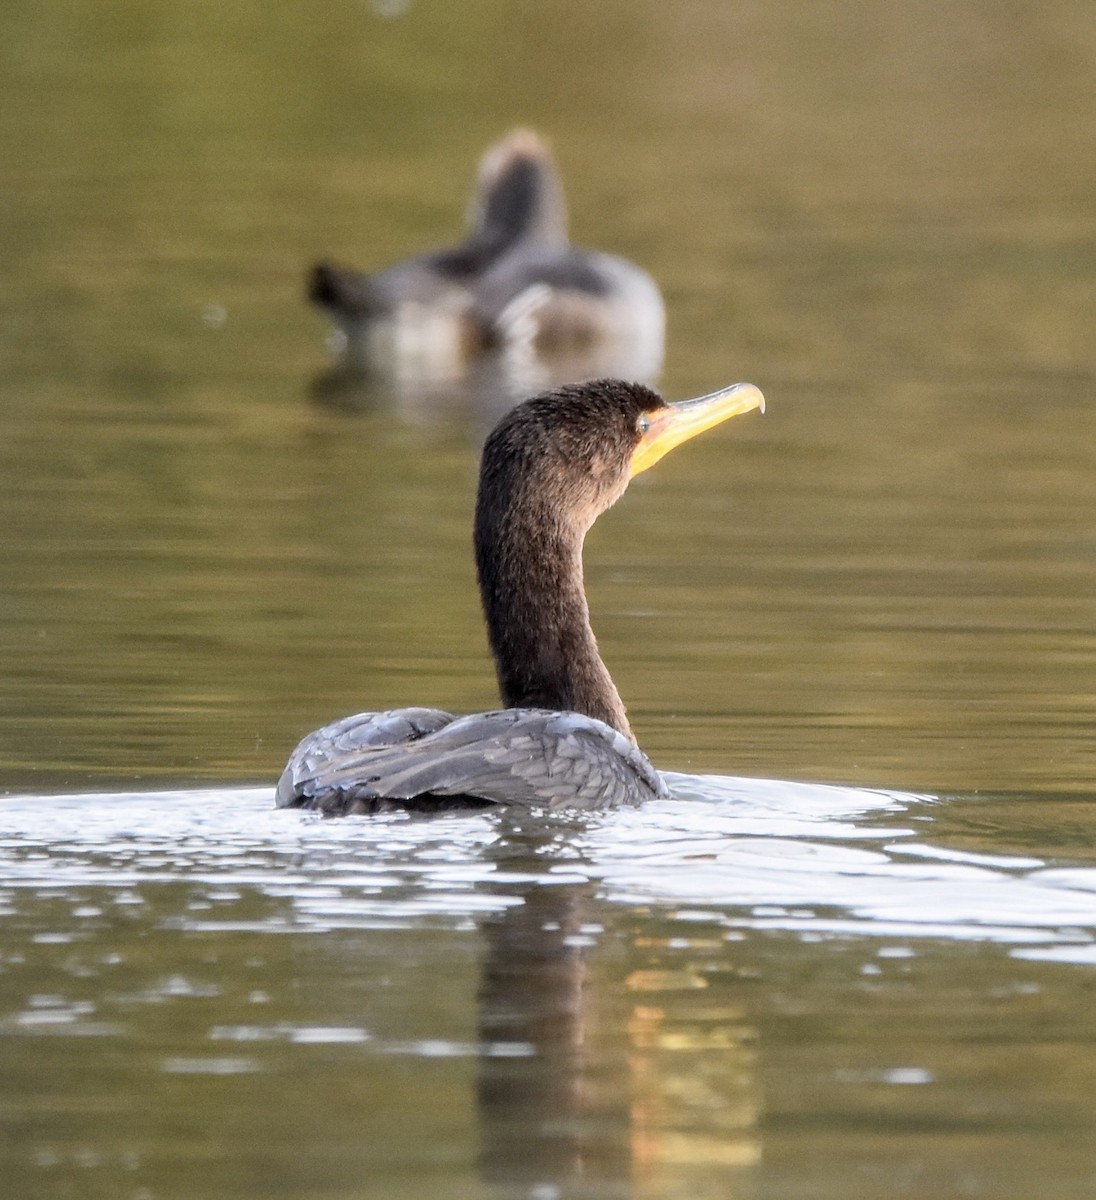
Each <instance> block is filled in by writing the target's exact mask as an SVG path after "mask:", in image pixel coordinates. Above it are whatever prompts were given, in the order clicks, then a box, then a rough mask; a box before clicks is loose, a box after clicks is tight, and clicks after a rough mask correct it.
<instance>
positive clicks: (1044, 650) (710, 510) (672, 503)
mask: <svg viewBox="0 0 1096 1200" xmlns="http://www.w3.org/2000/svg"><path fill="white" fill-rule="evenodd" d="M1093 80H1096V17H1094V15H1093V9H1092V6H1091V4H1090V3H1088V2H1087V0H1048V2H1043V3H1040V4H1035V3H1028V2H1026V0H1021V2H1020V3H1016V4H1009V5H1001V4H999V3H996V2H994V0H976V2H974V3H970V4H965V5H962V6H956V5H954V4H947V3H944V0H909V2H908V3H903V4H900V5H890V6H885V5H879V4H876V3H869V2H868V0H850V2H848V3H845V4H843V5H841V6H839V7H838V8H836V9H834V8H832V7H831V8H824V7H816V8H812V7H811V6H806V5H803V4H798V3H792V2H783V0H765V2H761V0H756V2H755V0H736V3H733V4H730V3H725V2H724V0H698V2H697V3H691V4H689V5H685V6H682V5H676V6H674V5H666V4H662V3H658V2H656V0H599V3H598V4H597V5H590V4H584V3H579V2H578V0H575V2H572V0H561V3H558V4H553V5H542V6H537V5H519V6H514V5H511V4H504V3H502V0H477V3H475V4H465V5H456V6H454V5H443V4H436V3H430V2H428V0H411V3H403V2H399V0H392V2H389V0H385V2H383V3H382V2H380V0H377V2H373V0H370V2H368V3H358V2H357V0H353V2H347V0H321V2H320V3H317V4H314V5H309V6H297V7H293V6H290V7H283V8H279V9H272V8H271V7H270V6H269V5H260V4H258V3H257V2H256V0H240V2H239V3H234V4H233V5H231V6H228V7H226V6H223V5H211V4H209V3H207V2H206V0H176V2H174V3H171V4H168V3H167V2H166V0H139V2H136V0H104V2H103V3H97V4H95V5H87V4H80V3H77V2H75V0H36V2H35V3H33V4H32V3H27V2H23V0H18V2H16V3H13V4H11V5H9V6H8V10H7V11H6V19H5V37H4V39H3V44H2V45H0V150H2V151H3V153H0V179H2V180H3V183H4V195H5V203H4V205H3V206H0V249H2V250H3V261H4V271H3V278H2V279H0V312H2V316H3V319H2V320H0V529H2V530H3V536H2V537H0V654H2V659H3V671H0V792H2V795H0V897H2V904H3V919H2V921H0V1064H2V1070H0V1178H2V1179H3V1180H4V1188H5V1190H6V1192H10V1194H12V1195H13V1196H19V1197H28V1198H34V1200H36V1198H37V1197H42V1198H47V1197H48V1198H49V1200H55V1198H57V1197H68V1196H72V1197H97V1196H103V1197H110V1198H111V1200H115V1198H116V1197H123V1198H125V1200H161V1198H165V1197H180V1198H183V1197H185V1198H186V1200H201V1198H205V1197H209V1198H210V1200H213V1198H216V1200H221V1198H224V1200H227V1198H228V1197H232V1198H234V1200H239V1198H241V1197H255V1198H256V1200H258V1198H260V1197H262V1198H268V1197H274V1196H294V1197H320V1196H323V1197H338V1196H346V1197H350V1196H354V1197H362V1196H377V1197H381V1196H383V1197H385V1200H391V1198H393V1197H395V1198H399V1197H403V1196H407V1197H409V1198H410V1197H416V1198H418V1197H421V1196H424V1195H430V1196H435V1195H436V1196H441V1197H445V1198H446V1200H462V1198H464V1197H470V1198H471V1197H475V1198H477V1200H478V1198H480V1197H484V1196H502V1197H505V1196H514V1197H528V1198H529V1200H551V1198H553V1197H556V1196H560V1197H563V1196H566V1197H572V1196H573V1197H614V1198H615V1197H629V1198H631V1197H637V1198H640V1200H673V1198H675V1197H682V1198H683V1200H684V1198H686V1197H688V1198H690V1200H691V1198H694V1197H705V1196H709V1195H710V1196H713V1197H715V1196H718V1197H720V1198H721V1200H722V1198H725V1197H727V1196H732V1197H750V1196H757V1197H772V1198H773V1200H799V1198H803V1200H807V1198H811V1200H814V1198H829V1197H833V1198H834V1200H838V1198H840V1200H850V1198H853V1197H855V1198H859V1197H864V1198H865V1200H868V1198H874V1197H878V1196H882V1195H885V1196H908V1197H924V1198H925V1200H929V1198H931V1200H939V1198H941V1197H960V1196H979V1195H982V1196H989V1197H993V1198H994V1200H1012V1198H1015V1200H1031V1198H1032V1197H1036V1196H1037V1197H1040V1198H1041V1200H1042V1198H1044V1197H1045V1198H1047V1200H1072V1198H1074V1197H1077V1198H1080V1197H1090V1196H1092V1195H1093V1194H1096V1150H1094V1146H1096V1120H1094V1118H1093V1116H1092V1104H1091V1097H1092V1096H1093V1094H1096V1055H1094V1053H1093V1049H1092V1048H1093V1046H1094V1045H1096V1019H1094V1017H1093V1005H1092V1002H1091V992H1092V970H1093V967H1094V966H1096V962H1094V959H1096V952H1094V946H1096V919H1094V918H1096V903H1094V900H1096V886H1094V878H1093V872H1094V870H1096V851H1094V849H1093V846H1094V838H1093V830H1094V828H1096V817H1094V809H1093V796H1094V792H1096V789H1094V780H1096V745H1094V741H1093V736H1092V734H1093V729H1094V727H1096V553H1094V551H1096V407H1094V404H1093V398H1094V383H1096V341H1094V339H1093V336H1092V314H1093V312H1094V311H1096V254H1094V250H1093V247H1094V246H1096V225H1094V217H1093V214H1094V213H1096V176H1094V175H1093V171H1092V163H1093V162H1094V161H1096V158H1094V155H1093V151H1094V149H1096V147H1094V145H1093V137H1094V135H1093V131H1094V130H1096V91H1094V84H1093ZM516 124H525V125H530V126H532V127H534V128H536V129H538V130H539V131H541V132H542V133H543V134H544V135H545V136H547V137H548V138H549V139H550V140H551V141H552V143H553V145H554V147H555V150H556V153H557V156H558V159H559V162H560V165H561V169H562V172H563V177H564V181H565V185H566V188H567V192H568V199H569V204H570V211H571V219H572V230H573V233H574V236H575V238H576V240H578V241H579V242H581V243H583V244H588V245H592V246H596V247H598V248H600V249H604V250H607V251H610V252H612V253H616V254H621V255H624V256H626V257H628V258H630V259H633V260H635V261H636V262H638V263H640V264H641V265H642V266H644V267H645V268H646V269H647V270H649V271H650V272H651V273H652V275H653V276H654V277H655V278H657V280H658V281H659V283H660V285H661V287H662V290H663V293H664V295H665V299H666V304H667V315H668V336H667V341H666V353H665V360H664V369H663V376H662V385H663V387H664V390H665V391H666V393H667V394H668V395H669V396H671V397H673V398H677V397H681V396H685V395H689V394H697V393H699V392H702V391H705V390H708V389H710V388H712V387H714V386H716V385H718V384H721V383H724V382H728V381H729V380H731V379H734V378H739V379H750V380H752V381H754V382H756V383H757V384H758V385H760V386H761V387H762V388H763V389H764V391H765V392H766V395H767V397H768V400H769V408H768V412H767V413H766V415H765V416H764V417H763V418H762V417H757V419H754V418H753V417H752V416H751V417H750V418H743V420H742V421H736V422H733V423H732V424H731V425H729V426H728V427H727V428H726V429H725V430H720V431H718V432H713V433H712V434H710V435H706V437H705V438H704V439H700V440H699V441H698V442H697V443H695V444H692V445H690V446H689V447H686V448H683V449H682V450H680V451H677V452H676V453H675V455H673V456H671V457H670V458H669V459H668V460H667V461H666V462H665V463H663V464H660V465H659V467H658V469H657V470H656V471H654V472H651V473H649V475H645V476H644V477H642V478H641V479H640V480H637V482H636V484H635V485H634V486H633V487H632V488H631V489H630V490H629V493H628V495H627V496H626V497H625V498H624V499H623V500H622V502H621V504H620V505H619V506H618V508H617V509H616V510H614V511H613V512H612V513H611V514H608V515H607V516H606V517H605V518H604V519H603V520H602V521H600V522H599V523H598V526H597V527H596V528H595V530H594V531H593V532H592V534H591V536H590V538H589V540H588V545H587V554H586V575H587V588H588V591H589V594H590V598H591V607H592V611H593V616H594V623H595V627H596V629H597V632H598V636H599V640H600V644H601V647H602V650H603V652H604V654H605V657H606V659H607V661H608V662H609V664H610V666H611V668H612V671H613V674H614V677H615V678H616V679H617V682H618V684H619V686H620V689H621V692H622V694H623V696H624V697H625V699H626V701H627V703H628V705H629V712H630V715H631V718H632V721H633V724H634V726H635V728H636V729H637V731H638V733H639V736H640V739H641V741H642V743H643V745H644V747H645V749H647V750H648V751H649V753H650V754H651V757H652V759H653V760H654V761H655V762H656V763H657V764H658V765H659V766H660V767H662V768H666V769H668V770H671V771H676V772H691V773H692V774H689V775H685V774H682V773H676V774H672V775H671V776H670V778H671V779H672V780H673V783H674V792H675V795H674V798H673V799H671V800H668V801H666V802H664V803H660V804H656V805H651V806H649V807H648V808H645V809H643V810H641V811H637V812H625V813H617V814H607V815H604V816H599V817H583V818H576V819H573V820H572V819H563V818H560V819H553V820H552V821H550V822H548V823H546V824H534V825H532V826H528V825H526V826H523V825H520V824H519V825H514V824H513V823H512V822H511V821H510V820H508V819H507V818H505V817H503V816H500V815H499V814H483V815H477V816H461V817H456V816H452V817H446V818H443V819H439V820H436V821H412V820H406V819H399V818H385V819H383V820H377V821H372V822H370V821H360V820H350V821H344V822H324V821H321V820H317V819H313V818H311V817H308V816H302V815H301V814H297V813H283V812H276V811H274V810H273V808H272V806H271V787H272V783H273V780H274V779H275V778H276V776H277V774H278V772H279V770H280V768H281V766H282V763H283V761H284V758H285V756H286V754H287V753H288V750H289V748H290V747H291V746H292V745H293V744H294V743H295V741H296V740H297V738H298V737H299V736H300V735H301V734H302V733H303V732H305V731H307V730H308V729H310V728H314V727H316V726H317V725H319V724H321V723H322V722H323V721H326V720H328V719H331V718H333V717H335V716H338V715H340V714H343V713H348V712H352V711H357V710H360V709H363V708H369V707H377V708H386V707H390V706H392V705H397V704H403V703H417V704H421V703H429V704H437V705H441V706H443V707H446V708H449V709H451V710H455V711H467V710H476V709H483V708H486V707H490V706H491V705H492V704H493V703H494V699H495V698H494V681H493V678H492V675H491V671H490V666H489V663H488V659H487V653H486V647H485V645H484V639H483V633H482V627H481V621H480V617H479V613H478V609H477V603H476V598H475V592H474V582H473V576H472V568H471V562H470V553H469V546H468V540H469V539H468V529H469V522H470V512H471V497H472V489H473V485H474V475H475V459H476V450H477V446H478V444H479V440H480V438H481V437H482V435H483V431H484V429H485V428H486V426H487V424H489V422H490V420H491V419H492V416H493V412H494V405H493V403H488V404H484V403H483V402H482V401H483V397H482V395H481V392H480V390H479V388H478V386H476V385H475V384H474V383H473V384H472V385H469V386H468V387H466V388H461V389H456V390H454V392H453V393H451V394H450V393H447V394H446V396H445V398H444V402H443V401H442V398H441V397H439V396H438V395H437V394H435V393H430V394H429V395H427V394H422V395H408V394H403V393H399V394H396V395H389V394H384V393H383V392H381V393H370V392H369V391H368V390H366V392H365V393H363V392H362V391H361V390H360V389H359V390H358V391H353V392H351V393H349V394H348V393H346V392H343V391H340V390H339V389H338V388H335V389H332V386H331V377H330V372H331V360H330V357H329V354H328V351H327V349H326V347H325V338H326V336H327V329H326V325H325V322H324V321H323V320H322V319H321V318H320V317H319V316H318V315H316V314H314V313H312V312H310V311H308V310H307V308H306V306H305V304H304V302H303V299H302V296H301V290H302V280H303V274H304V270H305V268H306V266H307V265H308V264H309V263H310V262H311V261H313V260H314V259H315V258H317V257H319V256H324V257H327V256H331V257H334V258H337V259H341V260H345V261H347V262H351V263H357V264H360V265H361V266H362V267H373V266H379V265H383V264H387V263H390V262H392V261H394V260H396V259H399V258H400V257H401V256H403V255H406V254H409V253H413V252H416V251H419V250H422V249H424V248H427V247H432V246H438V245H443V244H446V243H447V242H451V241H452V240H453V238H454V237H455V236H456V235H457V233H458V232H459V230H460V228H461V222H462V220H463V211H464V205H465V203H466V197H467V189H468V186H469V183H470V180H471V176H472V172H473V168H474V163H475V161H476V158H477V156H478V155H479V154H480V152H481V151H482V149H483V148H484V147H485V146H486V145H488V144H489V143H490V142H492V141H494V140H495V139H497V138H498V137H499V136H501V135H502V134H503V133H505V131H506V130H508V129H509V128H511V127H513V126H514V125H516ZM700 772H704V773H705V774H699V773H700ZM744 775H745V776H756V777H758V778H754V779H743V778H742V776H744ZM777 779H779V780H789V781H796V782H765V780H777ZM822 781H829V782H834V783H841V784H846V785H856V786H841V787H827V786H824V785H823V782H822ZM165 789H170V790H165ZM892 789H904V790H902V791H899V790H892Z"/></svg>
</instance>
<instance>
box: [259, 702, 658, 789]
mask: <svg viewBox="0 0 1096 1200" xmlns="http://www.w3.org/2000/svg"><path fill="white" fill-rule="evenodd" d="M408 713H414V714H416V715H415V717H414V718H411V719H409V718H407V715H406V714H408ZM424 713H426V714H432V715H433V716H434V717H436V718H437V720H435V721H428V720H427V719H426V718H424V717H423V716H422V714H424ZM426 726H430V728H426V729H425V731H420V730H424V727H426ZM408 727H411V728H412V729H413V732H411V733H410V734H409V735H407V736H402V737H400V739H399V740H398V741H393V742H389V743H387V744H385V743H383V740H382V737H381V735H380V732H379V731H380V730H381V729H382V728H387V729H392V730H394V731H395V732H397V733H405V732H406V730H407V728H408ZM665 794H666V788H665V784H664V783H663V782H662V778H661V776H660V775H659V774H658V772H657V771H656V770H655V769H654V767H653V766H652V765H651V763H650V762H649V760H648V759H647V757H646V755H644V754H643V752H642V751H641V750H640V749H639V748H638V747H637V746H636V745H635V744H634V743H633V742H631V741H630V740H629V739H628V738H626V737H624V736H623V734H621V733H618V732H617V731H616V730H615V729H613V728H611V727H610V726H608V725H605V724H603V723H602V722H601V721H595V720H593V719H592V718H590V717H584V716H581V715H579V714H577V713H560V712H549V711H545V710H542V709H504V710H501V711H498V712H490V713H477V714H475V715H473V716H468V717H461V718H458V719H456V720H453V719H451V718H448V714H444V713H437V712H436V710H423V709H413V710H408V709H402V710H397V711H396V712H393V713H384V714H361V715H360V716H358V717H351V718H347V719H346V721H340V722H336V723H335V724H334V725H329V726H326V727H325V728H324V729H322V730H319V731H318V732H317V733H316V734H313V735H311V736H310V737H309V738H306V739H305V740H304V741H303V742H302V743H301V745H300V746H298V748H297V750H296V751H295V752H294V754H293V757H292V758H291V759H290V762H289V765H288V766H287V767H286V770H285V772H284V773H283V775H282V779H281V781H280V783H279V785H278V804H279V806H282V807H285V806H289V805H292V806H297V807H307V808H315V809H320V810H322V811H324V812H331V813H345V812H372V811H377V810H379V809H382V808H391V807H396V808H399V807H406V804H407V802H410V801H414V800H417V799H419V798H422V797H431V798H444V797H453V798H458V797H459V798H471V799H473V800H478V801H485V802H489V803H492V804H499V805H507V806H511V807H515V806H516V807H521V808H526V807H536V808H580V809H602V808H614V807H617V806H619V805H622V804H638V803H640V802H642V801H643V800H645V799H648V798H650V797H652V796H660V795H665ZM401 802H403V803H401Z"/></svg>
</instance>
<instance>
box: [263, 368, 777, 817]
mask: <svg viewBox="0 0 1096 1200" xmlns="http://www.w3.org/2000/svg"><path fill="white" fill-rule="evenodd" d="M763 404H764V401H763V399H762V397H761V393H760V392H759V391H758V390H757V389H756V388H755V387H753V386H752V385H750V384H738V385H736V386H735V387H733V388H728V389H725V390H724V391H722V392H718V393H714V394H713V395H712V396H707V397H702V398H701V399H699V400H694V401H685V402H683V403H681V404H666V403H665V401H663V400H662V398H661V397H660V396H659V395H658V394H657V393H656V392H654V391H652V390H651V389H650V388H647V387H644V386H642V385H641V384H628V383H622V382H620V381H619V380H598V381H594V382H590V383H584V384H575V385H571V386H569V387H564V388H561V389H559V390H558V391H555V392H549V393H547V394H545V395H543V396H538V397H536V398H534V399H532V400H529V401H526V403H524V404H522V405H519V406H518V407H517V408H515V409H513V410H511V411H510V412H509V413H507V414H506V415H505V416H504V417H503V418H502V420H501V421H500V422H499V424H498V425H497V426H496V427H495V429H494V431H493V432H492V433H491V435H490V436H489V437H488V439H487V442H486V444H485V445H484V449H483V458H482V462H481V466H480V482H479V490H478V494H477V500H476V517H475V534H474V541H475V554H476V570H477V576H478V580H479V588H480V595H481V598H482V601H483V610H484V618H485V620H486V624H487V634H488V641H489V643H490V646H491V651H492V654H493V655H494V659H495V668H496V673H497V675H498V682H499V692H500V694H501V697H502V703H503V704H504V705H505V706H506V707H505V708H504V709H503V710H502V711H498V712H490V713H479V714H475V715H473V716H468V717H461V718H454V717H452V716H451V715H450V714H449V713H443V712H439V711H438V710H436V709H400V710H396V711H393V712H388V713H362V714H358V715H357V716H354V717H347V718H345V719H344V720H342V721H337V722H335V723H334V724H332V725H328V726H325V727H324V728H323V729H321V730H318V731H317V732H316V733H314V734H310V735H309V736H308V737H307V738H305V739H304V741H302V742H301V744H300V745H299V746H298V747H297V749H296V750H295V751H294V752H293V755H292V756H291V758H290V760H289V763H288V765H287V766H286V769H285V771H284V772H283V774H282V777H281V780H280V781H279V783H278V792H277V802H278V804H279V806H282V807H285V806H294V807H305V808H315V809H319V810H321V811H324V812H330V813H346V812H377V811H383V810H386V809H390V808H409V807H413V808H424V807H426V808H430V807H452V806H453V804H454V803H469V804H472V805H476V806H482V805H483V804H484V803H485V802H487V803H495V804H509V805H518V806H529V807H532V806H539V807H549V808H551V807H561V806H573V807H578V808H605V807H612V806H614V805H618V804H624V803H633V804H634V803H638V802H640V801H642V800H643V799H644V798H646V797H649V796H655V795H661V794H664V791H665V785H664V784H663V783H662V780H661V777H660V776H659V775H658V772H657V771H656V770H655V769H654V767H652V766H651V764H650V762H649V761H648V760H647V758H646V756H645V755H644V754H643V753H642V752H641V751H640V750H639V748H638V747H637V746H636V744H635V741H634V739H633V737H632V731H631V728H630V726H629V724H628V718H627V715H626V713H625V710H624V705H623V703H622V702H621V699H620V695H619V693H618V692H617V689H616V687H615V685H614V684H613V680H612V678H611V676H610V675H609V672H608V670H607V669H606V667H605V664H604V663H603V662H602V660H601V657H600V655H599V654H598V649H597V642H596V640H595V638H594V634H593V630H592V629H591V628H590V618H589V610H588V607H587V604H586V595H585V592H584V590H583V580H582V543H583V539H584V538H585V536H586V532H587V530H588V529H589V528H590V526H591V525H592V524H593V523H594V521H595V520H596V519H597V517H598V516H599V515H600V514H601V513H602V512H604V511H605V510H606V509H607V508H609V507H610V505H612V504H613V503H614V502H615V501H616V500H618V499H619V498H620V496H621V495H623V493H624V490H625V488H626V487H627V486H628V480H629V478H630V477H631V476H632V475H634V474H637V473H638V472H639V471H642V470H645V469H646V468H647V467H648V466H651V465H652V464H653V463H654V462H656V461H657V460H658V459H659V458H660V457H661V456H662V455H663V454H665V453H666V452H667V451H668V450H669V449H671V448H672V447H673V446H675V445H677V444H678V443H679V442H681V441H684V440H685V439H686V438H689V437H692V436H694V435H695V434H697V433H699V432H701V431H702V430H703V429H706V428H709V427H711V426H712V425H714V424H717V423H718V422H719V421H722V420H725V419H726V418H727V417H730V416H733V415H735V414H736V413H740V412H747V411H749V410H750V409H753V408H760V407H763Z"/></svg>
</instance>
